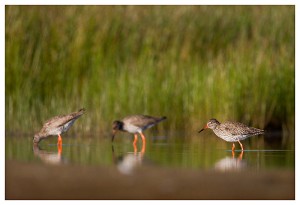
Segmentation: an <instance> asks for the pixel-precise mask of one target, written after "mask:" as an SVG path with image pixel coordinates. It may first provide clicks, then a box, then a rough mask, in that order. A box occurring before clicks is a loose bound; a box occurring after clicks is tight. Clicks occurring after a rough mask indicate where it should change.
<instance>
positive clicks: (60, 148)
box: [57, 144, 62, 155]
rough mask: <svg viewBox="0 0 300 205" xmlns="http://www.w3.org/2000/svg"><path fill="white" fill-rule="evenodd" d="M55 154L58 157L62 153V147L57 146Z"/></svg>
mask: <svg viewBox="0 0 300 205" xmlns="http://www.w3.org/2000/svg"><path fill="white" fill-rule="evenodd" d="M57 153H58V155H61V153H62V145H61V144H57Z"/></svg>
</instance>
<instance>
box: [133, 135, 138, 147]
mask: <svg viewBox="0 0 300 205" xmlns="http://www.w3.org/2000/svg"><path fill="white" fill-rule="evenodd" d="M137 141H138V135H137V134H134V141H133V146H135V145H136V142H137Z"/></svg>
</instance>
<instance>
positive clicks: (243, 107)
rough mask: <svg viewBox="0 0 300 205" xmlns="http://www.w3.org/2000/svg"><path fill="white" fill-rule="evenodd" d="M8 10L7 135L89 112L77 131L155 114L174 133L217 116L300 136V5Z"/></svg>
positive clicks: (98, 129)
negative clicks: (298, 74)
mask: <svg viewBox="0 0 300 205" xmlns="http://www.w3.org/2000/svg"><path fill="white" fill-rule="evenodd" d="M5 17H6V18H5V21H6V25H5V60H6V62H5V122H6V123H5V128H6V131H7V132H10V133H20V132H22V133H29V134H32V133H34V132H36V131H37V130H39V129H40V127H41V124H42V122H43V121H45V120H46V119H48V118H50V117H52V116H54V115H57V114H64V113H69V112H73V111H76V110H78V109H79V108H81V107H85V108H86V109H87V112H86V115H85V116H84V117H82V119H80V121H81V122H80V123H79V122H76V126H74V128H72V129H71V130H72V131H71V132H75V131H79V132H80V133H82V132H83V133H104V132H105V133H106V132H108V131H110V127H111V122H112V121H113V120H114V119H118V118H121V117H124V116H126V115H128V114H136V113H143V114H150V115H165V116H167V117H168V120H167V121H166V122H164V123H162V125H161V126H159V128H158V129H162V130H183V129H186V130H198V129H199V128H200V127H202V126H203V125H204V123H205V122H206V121H207V120H208V119H210V118H212V117H215V118H217V119H219V120H220V121H224V120H235V121H241V122H244V123H246V124H249V125H251V126H256V127H260V128H264V127H265V126H267V125H269V124H275V125H277V126H282V127H283V128H284V131H285V132H291V133H294V129H295V124H294V122H295V7H294V6H6V9H5ZM289 136H293V135H289Z"/></svg>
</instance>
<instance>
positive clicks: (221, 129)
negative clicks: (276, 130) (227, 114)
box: [199, 119, 264, 156]
mask: <svg viewBox="0 0 300 205" xmlns="http://www.w3.org/2000/svg"><path fill="white" fill-rule="evenodd" d="M205 129H211V130H212V131H213V132H214V133H215V134H216V135H217V136H218V137H220V138H221V139H223V140H225V141H227V142H233V144H232V148H231V150H232V151H234V150H235V145H234V142H238V143H239V144H240V146H241V149H242V151H243V150H244V147H243V145H242V143H241V142H240V141H241V140H244V139H247V138H248V137H251V136H255V135H260V134H263V133H264V130H261V129H257V128H254V127H248V126H247V125H244V124H242V123H239V122H224V123H220V122H219V121H218V120H216V119H210V120H209V121H208V123H207V124H206V125H205V126H204V127H203V129H201V130H200V131H199V133H200V132H202V131H203V130H205ZM241 156H242V155H241Z"/></svg>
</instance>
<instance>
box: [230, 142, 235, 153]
mask: <svg viewBox="0 0 300 205" xmlns="http://www.w3.org/2000/svg"><path fill="white" fill-rule="evenodd" d="M234 149H235V145H234V143H232V148H231V151H234Z"/></svg>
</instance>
